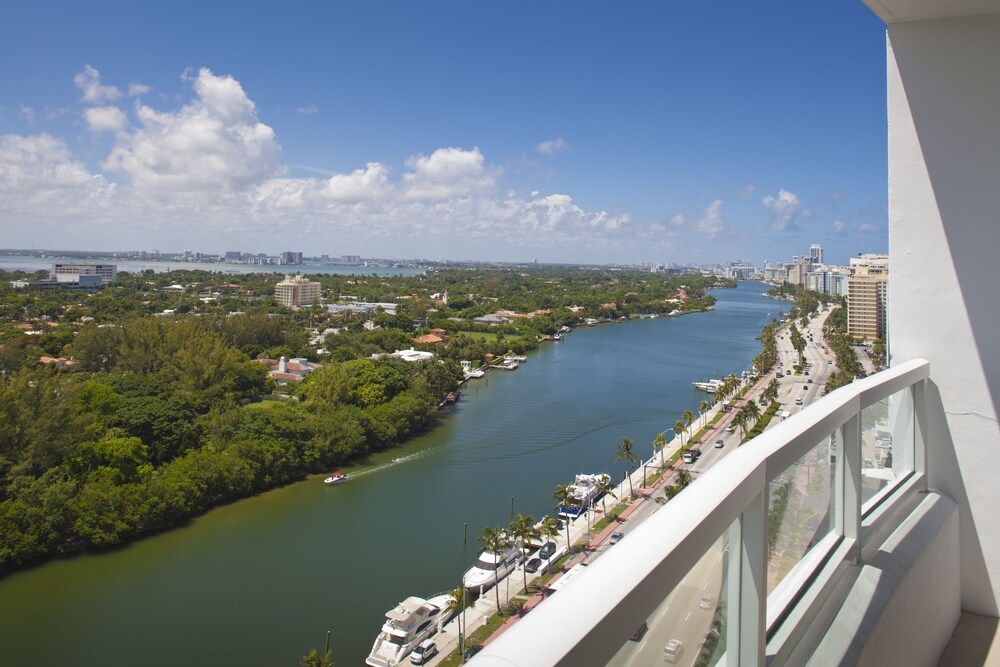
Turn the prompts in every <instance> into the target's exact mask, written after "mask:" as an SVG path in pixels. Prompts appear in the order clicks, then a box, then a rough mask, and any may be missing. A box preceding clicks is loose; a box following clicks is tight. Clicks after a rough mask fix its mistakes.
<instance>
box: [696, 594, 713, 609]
mask: <svg viewBox="0 0 1000 667" xmlns="http://www.w3.org/2000/svg"><path fill="white" fill-rule="evenodd" d="M698 606H699V607H701V608H702V609H711V608H712V607H714V606H715V598H714V597H712V596H711V595H702V596H701V599H700V600H698Z"/></svg>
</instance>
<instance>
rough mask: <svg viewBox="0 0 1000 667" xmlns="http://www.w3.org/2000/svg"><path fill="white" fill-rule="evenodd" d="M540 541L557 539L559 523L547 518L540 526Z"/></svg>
mask: <svg viewBox="0 0 1000 667" xmlns="http://www.w3.org/2000/svg"><path fill="white" fill-rule="evenodd" d="M538 534H539V536H540V539H545V538H549V537H556V536H558V535H559V522H558V521H556V520H555V519H553V518H552V517H548V516H547V517H545V518H544V519H542V521H541V523H539V525H538Z"/></svg>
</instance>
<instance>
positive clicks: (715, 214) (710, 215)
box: [698, 199, 726, 238]
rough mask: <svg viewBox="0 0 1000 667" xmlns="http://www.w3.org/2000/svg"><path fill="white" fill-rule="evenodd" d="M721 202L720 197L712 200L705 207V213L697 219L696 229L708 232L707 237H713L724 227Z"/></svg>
mask: <svg viewBox="0 0 1000 667" xmlns="http://www.w3.org/2000/svg"><path fill="white" fill-rule="evenodd" d="M722 203H723V202H722V200H721V199H716V200H715V201H713V202H712V203H711V204H709V205H708V208H706V209H705V214H704V215H703V216H702V217H701V219H700V220H698V231H699V232H702V233H705V234H708V236H709V238H713V237H715V235H716V234H718V233H719V232H721V231H722V230H723V229H725V226H726V225H725V220H723V218H722Z"/></svg>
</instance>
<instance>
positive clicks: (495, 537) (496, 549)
mask: <svg viewBox="0 0 1000 667" xmlns="http://www.w3.org/2000/svg"><path fill="white" fill-rule="evenodd" d="M476 539H477V540H479V541H480V542H482V544H483V550H484V551H491V552H493V555H494V556H495V557H496V560H497V564H498V565H499V563H500V559H501V558H503V552H504V551H506V550H507V547H509V546H510V537H509V536H508V535H507V533H505V532H504V531H502V530H499V529H497V528H490V527H489V526H487V527H486V528H483V534H482V535H480V536H479V537H477V538H476ZM493 588H494V590H495V592H496V595H497V613H498V614H499V613H501V607H500V568H499V567H496V568H494V569H493Z"/></svg>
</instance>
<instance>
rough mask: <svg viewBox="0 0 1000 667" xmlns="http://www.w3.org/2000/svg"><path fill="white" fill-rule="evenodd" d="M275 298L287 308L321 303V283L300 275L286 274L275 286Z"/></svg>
mask: <svg viewBox="0 0 1000 667" xmlns="http://www.w3.org/2000/svg"><path fill="white" fill-rule="evenodd" d="M274 298H275V299H276V300H277V301H278V303H280V304H281V305H283V306H285V307H287V308H299V307H301V306H311V305H313V304H314V303H319V300H320V284H319V283H317V282H313V281H311V280H307V279H305V278H303V277H302V276H300V275H296V276H285V279H284V280H282V281H281V282H279V283H278V284H277V285H275V286H274Z"/></svg>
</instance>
